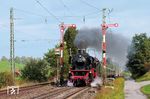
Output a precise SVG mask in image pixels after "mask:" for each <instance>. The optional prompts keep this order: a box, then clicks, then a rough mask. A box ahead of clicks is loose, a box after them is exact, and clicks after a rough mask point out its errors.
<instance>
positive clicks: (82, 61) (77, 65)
mask: <svg viewBox="0 0 150 99" xmlns="http://www.w3.org/2000/svg"><path fill="white" fill-rule="evenodd" d="M70 63H71V65H72V66H71V67H70V70H69V81H70V82H72V83H73V85H74V86H82V85H90V83H91V82H92V81H93V80H94V78H95V77H96V76H97V75H98V71H97V68H98V67H99V65H100V63H99V60H98V59H97V58H94V57H92V56H90V55H89V54H88V53H86V50H85V49H79V50H78V53H77V54H76V55H74V56H73V57H72V58H70Z"/></svg>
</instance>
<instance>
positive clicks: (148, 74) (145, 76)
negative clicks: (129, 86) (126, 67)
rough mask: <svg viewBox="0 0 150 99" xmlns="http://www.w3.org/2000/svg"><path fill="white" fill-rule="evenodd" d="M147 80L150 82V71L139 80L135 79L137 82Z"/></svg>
mask: <svg viewBox="0 0 150 99" xmlns="http://www.w3.org/2000/svg"><path fill="white" fill-rule="evenodd" d="M148 80H150V71H149V72H147V73H146V74H144V75H143V76H141V77H140V78H138V79H136V81H137V82H141V81H148Z"/></svg>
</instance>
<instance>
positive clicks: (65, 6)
mask: <svg viewBox="0 0 150 99" xmlns="http://www.w3.org/2000/svg"><path fill="white" fill-rule="evenodd" d="M59 1H60V3H61V4H62V5H63V6H64V8H66V10H68V12H69V13H70V14H73V15H74V13H73V12H72V11H71V10H70V8H69V7H68V6H67V5H66V4H65V3H64V1H63V0H59Z"/></svg>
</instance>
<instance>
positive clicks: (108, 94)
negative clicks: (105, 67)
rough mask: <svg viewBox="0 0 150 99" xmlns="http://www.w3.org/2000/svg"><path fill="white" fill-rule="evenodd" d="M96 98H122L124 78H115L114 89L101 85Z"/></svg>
mask: <svg viewBox="0 0 150 99" xmlns="http://www.w3.org/2000/svg"><path fill="white" fill-rule="evenodd" d="M96 99H124V79H123V78H117V79H115V81H114V89H111V88H104V87H102V88H101V90H100V91H99V92H98V93H97V96H96Z"/></svg>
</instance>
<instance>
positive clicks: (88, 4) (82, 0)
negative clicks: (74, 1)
mask: <svg viewBox="0 0 150 99" xmlns="http://www.w3.org/2000/svg"><path fill="white" fill-rule="evenodd" d="M80 1H81V2H82V3H84V4H86V5H87V6H89V7H91V8H94V9H96V10H99V11H102V10H100V9H99V8H97V7H95V6H93V5H91V4H90V3H88V2H86V1H84V0H80Z"/></svg>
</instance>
